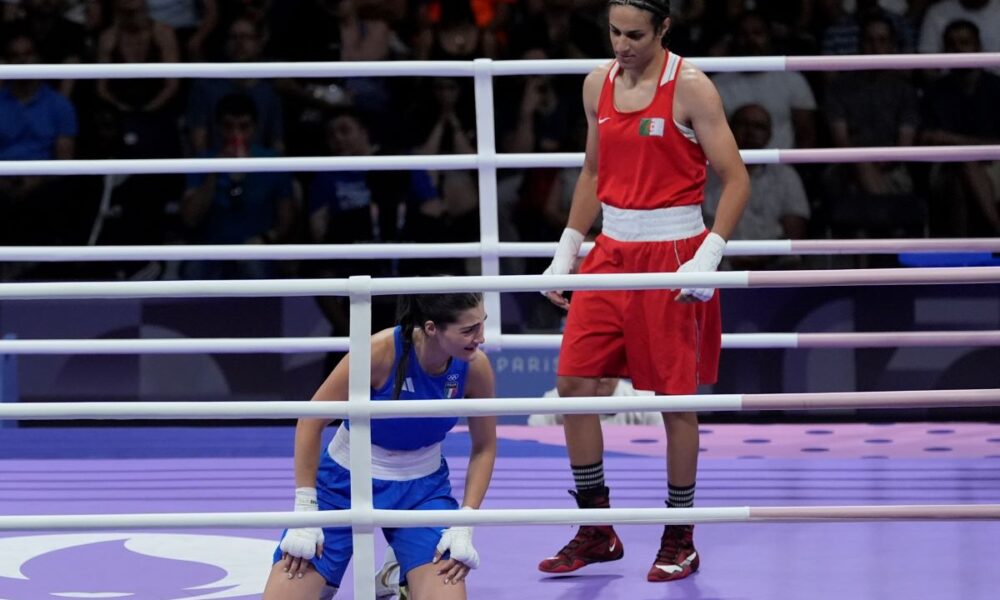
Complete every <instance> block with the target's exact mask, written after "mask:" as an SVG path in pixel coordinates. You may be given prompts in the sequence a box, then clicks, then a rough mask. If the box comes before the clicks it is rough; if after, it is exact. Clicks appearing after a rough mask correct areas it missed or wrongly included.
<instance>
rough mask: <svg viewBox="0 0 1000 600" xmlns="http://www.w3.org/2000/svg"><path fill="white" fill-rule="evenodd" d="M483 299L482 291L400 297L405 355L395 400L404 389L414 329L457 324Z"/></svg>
mask: <svg viewBox="0 0 1000 600" xmlns="http://www.w3.org/2000/svg"><path fill="white" fill-rule="evenodd" d="M482 302H483V295H482V294H479V293H461V294H410V295H406V296H400V297H399V300H397V302H396V322H397V323H398V324H399V326H400V328H401V331H400V338H401V339H402V342H403V354H402V356H400V357H399V361H398V362H397V363H396V375H395V380H394V381H393V389H392V399H393V400H399V394H400V392H401V391H403V380H404V379H405V377H406V369H407V362H408V360H409V357H410V353H411V349H412V348H413V331H414V329H416V328H418V327H420V328H422V327H423V326H424V323H426V322H427V321H432V322H433V323H434V324H435V325H437V326H439V327H444V326H446V325H448V324H450V323H454V322H455V321H456V320H457V319H458V317H459V315H461V314H462V313H463V312H465V311H467V310H469V309H472V308H475V307H477V306H479V305H480V304H482Z"/></svg>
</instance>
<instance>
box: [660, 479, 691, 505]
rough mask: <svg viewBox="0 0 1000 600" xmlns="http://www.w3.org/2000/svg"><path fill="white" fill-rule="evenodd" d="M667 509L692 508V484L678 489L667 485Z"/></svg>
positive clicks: (672, 485) (670, 484)
mask: <svg viewBox="0 0 1000 600" xmlns="http://www.w3.org/2000/svg"><path fill="white" fill-rule="evenodd" d="M667 494H668V496H667V508H691V507H692V506H694V484H693V483H692V484H691V485H689V486H687V487H678V486H676V485H674V484H672V483H668V484H667Z"/></svg>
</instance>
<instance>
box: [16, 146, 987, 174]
mask: <svg viewBox="0 0 1000 600" xmlns="http://www.w3.org/2000/svg"><path fill="white" fill-rule="evenodd" d="M740 155H741V156H742V157H743V161H744V162H745V163H746V164H748V165H759V164H813V163H855V162H872V161H894V162H898V161H912V162H917V161H919V162H968V161H982V160H1000V145H982V146H919V147H872V148H812V149H799V150H796V149H791V150H741V151H740ZM582 164H583V153H580V152H539V153H534V154H494V155H492V156H491V155H486V154H429V155H419V156H411V155H393V156H310V157H279V158H156V159H122V160H111V159H107V160H12V161H2V162H0V176H4V177H6V176H14V175H18V176H31V175H36V176H40V175H135V174H175V175H179V174H190V173H233V172H239V173H293V172H298V173H303V172H314V171H360V170H365V171H409V170H414V169H426V170H431V171H436V170H438V171H440V170H470V171H471V170H476V169H479V168H481V167H495V168H498V169H521V168H552V167H563V168H573V167H579V166H581V165H582Z"/></svg>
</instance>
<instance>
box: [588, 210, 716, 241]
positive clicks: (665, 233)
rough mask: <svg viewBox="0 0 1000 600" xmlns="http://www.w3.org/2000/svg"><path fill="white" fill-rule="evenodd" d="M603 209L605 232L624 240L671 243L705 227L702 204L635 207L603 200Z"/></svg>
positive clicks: (696, 232)
mask: <svg viewBox="0 0 1000 600" xmlns="http://www.w3.org/2000/svg"><path fill="white" fill-rule="evenodd" d="M601 210H602V211H603V221H602V223H601V232H602V233H604V235H606V236H608V237H609V238H612V239H616V240H618V241H620V242H671V241H674V240H685V239H687V238H691V237H694V236H696V235H698V234H700V233H701V232H702V231H704V230H705V221H704V220H702V218H701V205H700V204H692V205H688V206H671V207H669V208H654V209H651V210H632V209H628V208H616V207H614V206H611V205H608V204H604V203H601Z"/></svg>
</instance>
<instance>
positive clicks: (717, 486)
mask: <svg viewBox="0 0 1000 600" xmlns="http://www.w3.org/2000/svg"><path fill="white" fill-rule="evenodd" d="M599 62H600V61H539V62H535V61H490V60H485V59H481V60H476V61H473V62H471V63H469V62H428V63H313V64H287V63H267V64H247V65H229V64H226V65H211V64H208V65H197V64H191V65H181V64H178V65H173V64H167V65H164V64H156V65H72V66H63V65H58V66H57V65H30V66H20V65H3V66H0V79H18V78H32V79H38V78H44V79H64V78H72V79H85V78H95V77H102V78H133V77H142V78H147V77H148V78H158V77H226V78H231V77H235V76H245V77H278V76H282V77H288V76H292V77H334V76H336V77H344V76H466V77H467V76H471V77H473V78H474V81H475V93H476V98H475V99H476V108H477V154H475V155H442V156H419V157H417V156H379V157H349V158H348V157H322V158H320V157H314V158H273V159H264V158H261V159H208V160H195V159H167V160H143V161H127V160H126V161H110V160H108V161H62V162H50V161H24V162H6V163H0V176H4V175H81V174H101V175H106V174H114V173H195V172H217V171H248V172H249V171H297V172H303V171H330V170H359V169H375V170H390V169H469V170H476V171H477V172H478V177H479V198H480V201H479V210H480V231H481V241H480V242H479V243H472V244H434V245H430V244H428V245H419V246H415V245H352V246H350V247H336V246H315V245H309V246H284V247H282V246H272V247H246V246H235V247H234V246H230V247H201V246H185V247H115V248H108V247H105V248H91V247H87V248H2V249H0V260H5V261H99V260H160V259H163V260H179V259H195V258H197V259H203V260H234V259H247V260H249V259H265V260H288V259H298V260H309V259H331V258H338V257H341V258H344V257H350V258H352V259H357V258H386V257H392V258H399V257H400V256H404V257H410V258H425V257H473V258H474V257H478V258H480V259H481V266H482V273H483V275H482V276H475V277H449V278H431V277H428V278H419V279H406V278H378V279H373V278H370V277H352V278H350V279H348V280H318V279H308V280H305V279H303V280H296V279H285V280H273V281H264V280H261V281H256V280H250V281H154V282H114V283H103V282H96V283H95V282H74V283H62V282H53V283H5V284H0V299H2V300H8V301H10V300H23V301H28V300H40V299H45V300H60V301H73V300H90V299H104V300H108V301H114V300H118V299H125V298H238V297H269V296H273V297H287V296H343V297H347V298H349V301H350V325H351V327H350V332H351V333H350V337H349V338H347V339H344V338H295V339H246V338H218V339H200V340H153V339H147V340H93V341H90V340H4V341H0V353H3V354H25V355H31V354H47V353H48V354H52V353H62V354H67V353H70V354H71V353H81V354H136V353H163V354H168V353H192V352H202V353H205V352H222V353H225V352H233V353H253V352H280V353H295V352H316V351H323V350H334V349H337V350H342V349H346V348H349V349H350V350H351V352H352V356H353V357H354V360H352V361H351V373H350V395H349V400H348V402H346V403H321V404H320V403H305V402H163V403H160V402H143V403H122V402H86V403H43V402H32V403H25V404H5V405H0V419H3V420H99V419H171V420H179V419H186V420H197V419H207V418H211V419H285V418H293V417H300V416H324V417H329V418H350V419H351V422H352V423H351V424H352V440H353V442H354V443H352V444H351V466H352V469H351V481H352V508H351V510H349V511H337V512H320V513H313V514H304V513H292V512H289V511H288V508H289V506H290V505H291V497H292V490H293V487H294V485H293V482H292V464H291V460H290V449H291V435H290V433H288V432H287V431H285V434H286V435H285V436H284V443H285V444H286V446H287V448H286V451H285V452H283V453H278V455H277V456H275V455H273V453H272V454H271V455H268V453H267V452H263V453H262V454H263V455H262V454H260V453H259V454H254V453H253V452H250V453H249V454H247V455H239V454H238V453H226V452H225V451H224V450H223V449H224V448H226V447H235V446H239V444H240V443H241V441H240V440H239V439H237V438H238V436H240V435H245V434H246V431H247V430H241V431H240V432H226V431H224V430H219V431H214V430H213V431H208V432H202V433H201V434H194V433H187V434H185V436H190V437H185V439H184V440H181V441H182V442H184V441H190V440H198V439H200V438H199V435H201V436H204V437H205V438H210V439H204V440H202V442H203V443H204V446H201V447H202V448H204V449H205V453H204V455H192V456H187V457H181V458H177V457H171V458H167V457H166V456H169V455H168V454H167V453H166V452H164V454H163V455H162V456H158V455H156V454H155V453H148V452H142V451H140V455H139V456H137V457H135V458H132V459H131V460H123V459H125V458H127V456H121V455H120V454H118V453H116V452H115V449H116V448H119V449H120V448H126V447H138V448H142V447H145V448H146V449H147V450H148V448H149V447H152V446H159V445H163V446H166V447H169V446H170V445H171V436H172V435H174V434H175V433H176V432H175V431H172V430H170V429H167V430H162V431H153V430H147V431H144V432H141V433H140V434H138V435H135V438H134V439H132V441H131V442H127V441H124V442H123V441H121V440H116V435H115V434H112V433H110V432H108V431H107V430H101V438H100V439H99V440H93V441H91V442H90V443H91V444H92V446H93V447H92V449H91V450H90V451H88V450H84V451H83V453H88V454H90V455H91V456H90V457H89V458H83V457H81V458H76V459H73V458H63V459H53V458H51V457H49V458H45V459H39V458H33V457H32V455H31V454H30V452H27V451H26V450H25V451H23V452H22V451H21V448H24V449H29V448H31V447H38V448H42V447H44V446H46V445H56V444H73V443H80V444H86V443H87V441H86V440H87V437H88V435H91V434H90V432H88V430H86V429H80V430H78V431H77V432H75V433H69V432H67V431H62V430H60V431H61V433H60V434H59V437H58V438H57V439H46V438H45V437H44V436H45V432H44V431H42V430H31V429H25V430H12V431H5V432H3V433H4V435H5V436H7V435H8V434H9V437H6V439H8V440H10V442H9V445H8V444H5V445H6V446H8V449H7V452H6V455H5V456H4V460H3V461H2V462H0V471H2V472H3V477H2V478H0V489H2V490H3V494H2V495H0V505H2V506H0V508H2V510H0V514H2V515H3V516H0V531H2V532H5V533H4V534H3V537H0V599H5V598H11V599H14V600H21V599H22V598H25V599H27V598H122V597H131V598H163V599H164V600H173V599H175V598H196V599H206V600H207V599H211V598H254V597H257V596H258V595H259V594H260V592H261V591H262V589H263V581H264V579H265V578H266V575H267V571H268V567H269V564H270V552H271V551H272V550H273V548H274V546H275V545H276V542H277V535H278V533H279V530H280V528H282V527H286V526H293V527H294V526H320V525H322V526H330V525H345V526H346V525H349V526H351V527H352V528H353V530H354V547H355V560H354V561H353V566H352V568H353V576H352V579H347V578H345V580H344V587H343V588H342V590H341V593H340V594H339V595H338V598H341V597H347V598H349V597H354V598H359V599H360V598H371V597H373V595H374V580H373V574H374V571H375V566H376V563H375V559H376V550H377V549H378V547H379V546H380V545H381V544H380V536H379V535H378V534H377V533H375V532H374V529H375V528H377V527H380V526H407V525H429V524H433V525H444V526H447V525H459V524H461V525H495V526H497V527H481V528H478V529H477V532H476V538H475V540H476V545H477V547H478V549H479V551H480V554H481V555H482V556H483V566H482V568H480V569H479V570H478V571H477V572H475V573H473V574H472V575H471V576H470V578H469V582H468V588H469V595H470V598H490V599H494V598H495V599H500V600H502V599H504V598H515V597H517V598H521V597H525V596H527V597H532V598H535V597H537V598H566V599H569V598H579V597H587V598H590V597H600V598H632V599H634V598H654V597H657V598H659V597H663V596H665V595H682V596H687V597H694V598H706V599H707V598H727V599H729V598H733V599H735V598H772V597H810V598H821V599H822V598H831V599H832V598H845V597H850V598H880V599H881V598H925V597H926V598H958V597H961V598H973V599H974V598H991V597H993V596H992V595H991V594H993V593H994V590H995V589H998V588H1000V572H998V570H997V569H995V567H994V564H995V558H994V557H993V555H992V551H993V545H994V544H995V540H996V539H997V534H998V533H1000V524H998V523H997V520H1000V486H998V484H997V482H998V481H1000V462H998V461H1000V426H998V425H996V424H983V425H978V426H969V425H964V424H947V425H942V426H940V427H930V428H923V429H921V428H920V427H908V426H903V425H898V426H896V425H894V426H875V425H871V426H868V425H864V424H859V425H853V426H828V427H818V426H817V427H800V428H798V429H797V430H795V431H791V429H789V428H786V429H785V430H781V429H780V428H779V426H759V427H754V428H742V429H741V428H738V427H736V428H733V427H728V428H727V427H725V426H718V427H715V426H712V427H703V432H702V433H703V446H704V447H703V449H702V450H703V458H702V467H701V468H700V476H699V494H698V505H699V507H698V508H693V509H665V508H648V507H649V506H655V505H658V504H660V502H661V501H662V500H663V497H664V496H665V485H664V484H663V482H662V473H663V459H662V456H663V443H662V440H661V439H659V438H662V428H659V427H655V428H642V427H638V428H637V427H629V428H614V427H610V428H608V444H607V448H608V454H607V456H608V458H607V459H606V462H607V465H608V468H607V471H608V480H609V485H610V486H611V488H612V489H613V490H615V502H614V505H615V508H613V509H611V510H610V511H607V510H600V511H597V510H577V509H572V510H570V509H569V507H570V503H569V501H568V499H567V498H566V497H565V495H564V494H565V490H566V489H568V488H570V487H572V478H571V475H570V472H569V469H568V467H567V464H566V460H565V451H564V448H563V447H561V445H560V444H561V442H560V441H559V434H558V432H557V431H555V430H553V429H551V428H548V429H546V428H539V429H538V430H537V431H536V432H533V433H527V432H525V431H524V430H523V429H519V428H510V427H501V428H500V432H499V434H500V437H501V442H500V446H499V452H498V455H499V458H498V464H497V469H496V472H495V477H494V483H493V485H492V486H491V488H490V491H489V493H488V494H487V502H486V505H485V506H486V507H485V508H483V509H482V510H478V511H419V513H417V512H407V511H385V510H375V509H373V507H372V499H371V493H370V490H371V486H370V481H371V469H370V467H371V445H370V424H371V419H373V418H385V417H393V416H397V417H398V416H432V415H437V416H441V415H460V416H469V415H487V414H492V415H520V414H527V413H567V412H577V413H593V412H619V411H631V410H642V411H647V410H657V411H659V410H671V411H690V410H697V411H700V412H709V411H734V410H782V409H789V408H795V409H807V410H813V409H832V408H890V409H892V408H909V407H918V406H921V407H932V406H933V407H960V406H962V407H965V406H972V407H986V406H1000V389H971V390H934V391H924V392H921V391H899V392H853V393H848V392H843V393H786V394H713V395H699V396H673V397H653V396H643V397H613V398H574V399H572V400H568V399H539V398H497V399H492V400H482V399H477V400H474V401H473V400H448V401H419V402H418V401H406V402H389V401H380V402H377V403H372V402H371V401H370V398H369V389H370V380H369V378H370V337H369V332H370V330H371V303H372V299H373V297H375V296H382V295H396V294H402V293H418V292H422V293H430V292H456V291H485V292H487V294H486V304H487V312H488V314H489V315H490V317H491V318H490V319H489V320H488V321H487V324H488V329H487V332H486V338H487V348H554V347H557V346H558V341H559V338H558V336H521V335H509V334H503V333H502V332H501V331H500V323H501V319H500V312H501V305H500V300H499V293H500V292H513V291H538V290H542V289H553V288H558V289H567V290H579V289H623V288H628V289H652V288H678V287H715V288H719V289H728V288H760V287H827V286H856V285H865V286H881V285H937V284H948V285H984V284H985V285H996V284H998V283H1000V268H996V267H964V268H948V269H935V268H920V269H877V270H869V269H854V270H847V271H843V270H826V271H795V272H720V273H691V274H687V273H685V274H636V275H620V276H610V275H570V276H549V277H543V276H540V275H523V276H501V275H499V272H500V271H499V259H500V258H501V257H507V256H550V255H551V254H552V251H553V250H554V247H555V244H554V243H553V244H512V243H501V242H500V241H499V233H498V222H497V220H498V216H497V169H500V168H535V167H570V166H579V165H580V164H581V163H582V155H581V154H551V155H546V154H530V155H513V154H511V155H505V154H498V153H497V152H496V147H495V141H494V140H495V131H494V125H493V87H492V85H493V78H494V77H495V76H507V75H518V74H521V75H524V74H541V73H550V74H551V73H562V74H566V73H585V72H587V71H589V70H590V69H591V68H593V67H594V66H595V65H596V64H598V63H599ZM694 62H696V63H697V64H698V65H699V66H700V67H702V68H703V69H705V70H706V71H721V70H740V71H749V70H776V69H792V70H847V69H887V68H897V69H908V68H916V67H942V68H944V67H970V66H996V65H1000V54H974V55H972V54H970V55H918V56H908V55H900V56H884V57H762V58H752V59H694ZM742 154H743V157H744V160H745V161H746V162H747V163H750V164H759V163H813V162H860V161H868V160H874V159H878V160H893V161H968V160H997V159H1000V146H971V147H921V148H862V149H836V150H835V149H818V150H760V151H744V152H743V153H742ZM901 251H912V252H941V251H980V252H997V251H1000V239H988V240H985V239H979V240H958V239H956V240H863V241H862V240H854V241H850V242H848V241H838V240H811V241H794V242H791V241H787V240H785V241H776V242H733V243H731V244H730V245H729V246H728V247H727V255H730V256H733V255H756V254H768V255H775V254H842V253H858V254H862V253H873V254H874V253H897V252H901ZM998 342H1000V331H951V332H942V331H937V332H930V331H928V332H883V333H830V334H805V333H802V334H800V333H765V334H727V335H726V336H725V337H724V347H725V348H804V347H819V348H858V347H885V346H912V347H920V346H934V345H945V346H948V345H951V346H955V345H958V346H970V345H971V346H996V345H998ZM792 429H794V428H792ZM772 432H774V433H772ZM117 435H118V437H128V436H129V435H134V434H130V433H128V432H125V433H119V434H117ZM130 444H131V445H130ZM196 445H197V444H196ZM102 446H103V447H105V448H103V449H102ZM852 447H853V448H855V450H853V451H852V450H850V448H852ZM858 447H860V448H861V449H860V450H858V449H857V448H858ZM258 450H259V449H258ZM271 450H273V448H271ZM19 453H20V454H19ZM445 454H446V455H447V456H448V457H449V460H450V462H451V464H452V473H453V486H454V487H455V488H456V489H460V488H461V486H462V479H463V477H464V469H465V463H464V460H465V458H466V457H467V440H466V439H465V437H464V436H463V435H462V432H461V431H459V432H456V433H455V434H453V435H451V436H450V437H449V439H448V440H447V441H446V444H445ZM43 455H46V452H45V451H40V452H39V453H38V455H37V456H43ZM827 455H829V457H828V456H827ZM929 456H930V457H933V458H929ZM607 522H613V523H616V524H622V525H623V527H622V528H621V530H620V533H621V536H622V539H623V540H625V541H627V542H628V544H627V545H628V546H629V552H628V556H627V557H626V558H625V560H623V561H621V562H617V563H609V564H605V565H595V566H591V567H589V568H588V570H586V571H585V572H584V573H583V574H574V575H572V576H562V577H550V576H543V575H542V574H539V573H538V572H537V571H536V570H535V565H536V564H537V561H538V560H539V559H540V558H543V557H544V555H545V553H547V552H551V551H554V550H555V549H557V547H558V546H559V545H560V544H561V543H562V541H563V539H564V538H565V537H567V534H568V533H569V531H570V529H569V527H568V525H570V524H584V523H593V524H597V523H607ZM691 522H694V523H704V524H708V525H707V526H702V527H700V528H699V537H698V540H699V547H700V548H701V550H702V551H703V552H706V553H707V556H708V560H707V561H706V563H705V567H703V568H702V570H701V571H700V572H699V574H697V575H696V576H694V577H691V578H688V579H685V580H683V581H680V582H675V583H671V584H669V585H668V586H666V587H664V586H656V585H654V586H650V584H647V583H646V582H645V581H644V578H643V577H642V574H643V573H644V572H645V568H646V567H647V557H652V556H653V555H654V554H655V548H654V547H653V544H654V543H656V540H657V536H656V535H655V533H653V532H654V530H655V529H656V524H662V523H691ZM779 523H780V524H779ZM721 524H727V525H721ZM29 532H30V533H29ZM55 554H58V560H56V558H53V557H54V555H55ZM60 565H73V567H72V569H70V568H64V567H62V566H60ZM109 565H110V566H109ZM348 581H353V595H351V590H350V588H351V585H349V584H348Z"/></svg>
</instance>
